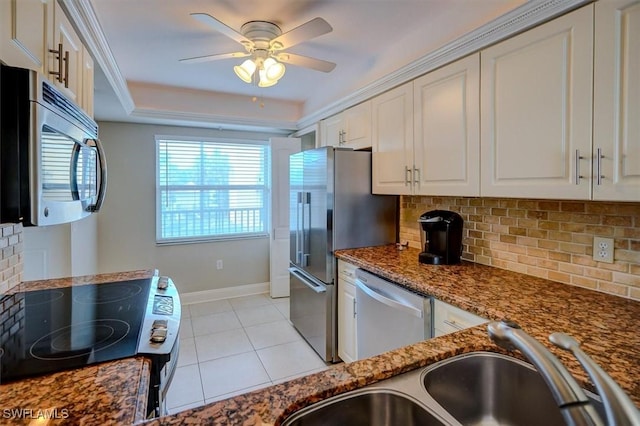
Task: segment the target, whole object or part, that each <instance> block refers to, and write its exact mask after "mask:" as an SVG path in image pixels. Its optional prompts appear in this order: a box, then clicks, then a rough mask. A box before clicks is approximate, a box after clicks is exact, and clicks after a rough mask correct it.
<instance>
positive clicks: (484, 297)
mask: <svg viewBox="0 0 640 426" xmlns="http://www.w3.org/2000/svg"><path fill="white" fill-rule="evenodd" d="M336 256H337V257H338V258H341V259H343V260H345V261H347V262H350V263H352V264H354V265H356V266H358V267H361V268H364V269H366V270H368V271H370V272H373V273H375V274H377V275H380V276H382V277H384V278H387V279H389V280H391V281H395V282H397V283H399V284H400V285H401V286H403V287H405V288H408V289H410V290H412V291H414V292H417V293H420V294H423V295H430V296H434V297H436V298H438V299H440V300H442V301H444V302H447V303H450V304H452V305H454V306H457V307H459V308H462V309H464V310H467V311H470V312H473V313H475V314H477V315H480V316H483V317H485V318H488V319H490V320H499V319H502V318H509V319H511V320H514V321H517V322H518V323H520V325H521V326H522V327H523V328H524V330H525V331H526V332H527V333H529V334H530V335H532V336H533V337H535V338H536V339H538V340H539V341H540V342H542V343H543V344H545V346H547V347H548V348H550V350H551V351H552V352H553V353H554V354H555V355H556V356H558V358H560V359H561V361H562V362H563V363H564V364H565V365H566V366H567V367H568V368H569V370H570V371H571V372H572V374H573V375H574V377H576V379H577V380H578V382H579V383H581V385H582V386H584V387H585V388H587V389H589V390H592V391H593V390H595V389H594V387H593V385H592V384H591V382H590V381H589V379H588V377H587V375H586V374H585V373H584V371H583V370H582V368H581V367H580V365H579V364H578V363H577V361H575V360H574V359H573V357H572V356H571V355H570V354H568V353H566V352H564V351H561V350H559V349H557V348H555V347H553V346H552V345H551V344H550V343H549V342H548V340H547V338H548V336H549V334H551V333H553V332H555V331H564V332H566V333H568V334H571V335H573V336H574V337H575V338H576V339H577V340H579V341H580V342H582V346H583V349H584V350H585V351H586V352H587V353H588V354H589V355H591V356H592V357H593V358H594V359H595V361H596V362H598V363H599V364H600V365H601V366H602V367H603V368H604V369H605V370H606V371H607V372H608V373H609V374H611V376H612V377H613V378H614V379H615V380H616V381H617V382H618V383H619V384H620V385H621V386H622V387H623V389H624V390H625V391H626V392H627V393H628V394H629V395H630V396H631V398H632V399H633V401H634V402H635V403H636V405H640V383H638V381H637V380H636V378H637V377H640V333H638V325H639V320H640V303H639V302H637V301H633V300H629V299H623V298H620V297H616V296H612V295H608V294H604V293H599V292H595V291H591V290H587V289H583V288H579V287H573V286H569V285H565V284H560V283H556V282H552V281H549V280H545V279H541V278H536V277H532V276H529V275H523V274H519V273H515V272H511V271H506V270H501V269H496V268H493V267H489V266H484V265H479V264H474V263H469V262H463V263H462V264H460V265H449V266H434V265H423V264H420V263H419V262H418V250H417V249H413V248H408V249H405V250H398V249H397V248H396V247H395V245H390V246H381V247H369V248H361V249H350V250H340V251H337V252H336ZM481 350H487V351H494V352H502V353H505V352H504V351H503V350H501V349H500V348H498V347H497V346H496V345H494V344H493V343H492V342H491V341H490V339H489V338H488V335H487V331H486V325H481V326H477V327H473V328H470V329H467V330H463V331H459V332H456V333H452V334H448V335H445V336H442V337H438V338H434V339H430V340H425V341H422V342H419V343H416V344H413V345H410V346H407V347H404V348H399V349H396V350H393V351H389V352H386V353H384V354H381V355H378V356H375V357H372V358H368V359H364V360H360V361H356V362H353V363H348V364H338V365H336V366H333V367H332V368H330V369H328V370H326V371H323V372H320V373H316V374H313V375H309V376H306V377H301V378H298V379H294V380H291V381H289V382H285V383H281V384H277V385H274V386H270V387H268V388H265V389H261V390H256V391H253V392H250V393H246V394H243V395H239V396H236V397H233V398H229V399H226V400H223V401H219V402H215V403H212V404H208V405H205V406H202V407H198V408H195V409H191V410H187V411H184V412H181V413H177V414H175V415H173V416H169V417H163V418H160V419H155V420H152V421H150V422H149V424H150V425H187V424H211V425H267V424H268V425H270V424H279V423H281V422H282V421H283V420H284V419H285V418H286V417H287V416H288V415H290V414H291V413H293V412H295V411H296V410H298V409H300V408H303V407H305V406H308V405H310V404H312V403H314V402H317V401H321V400H322V399H325V398H328V397H330V396H333V395H337V394H339V393H342V392H346V391H349V390H353V389H357V388H359V387H362V386H366V385H368V384H371V383H375V382H377V381H379V380H383V379H386V378H389V377H392V376H394V375H396V374H400V373H403V372H407V371H410V370H413V369H416V368H419V367H423V366H426V365H429V364H432V363H434V362H436V361H439V360H442V359H445V358H448V357H451V356H454V355H457V354H460V353H465V352H472V351H481ZM513 355H516V356H518V355H519V352H515V353H513Z"/></svg>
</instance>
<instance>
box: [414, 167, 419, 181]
mask: <svg viewBox="0 0 640 426" xmlns="http://www.w3.org/2000/svg"><path fill="white" fill-rule="evenodd" d="M413 183H414V184H415V185H416V186H420V169H419V168H417V167H414V168H413Z"/></svg>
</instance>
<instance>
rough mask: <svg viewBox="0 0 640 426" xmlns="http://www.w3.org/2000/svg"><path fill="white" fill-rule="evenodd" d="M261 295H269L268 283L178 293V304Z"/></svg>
mask: <svg viewBox="0 0 640 426" xmlns="http://www.w3.org/2000/svg"><path fill="white" fill-rule="evenodd" d="M262 293H269V283H268V282H267V283H257V284H246V285H240V286H236V287H225V288H215V289H212V290H205V291H194V292H191V293H180V302H181V303H182V304H183V305H191V304H193V303H201V302H211V301H214V300H220V299H228V298H230V297H242V296H251V295H252V294H262Z"/></svg>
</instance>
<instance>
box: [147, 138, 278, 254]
mask: <svg viewBox="0 0 640 426" xmlns="http://www.w3.org/2000/svg"><path fill="white" fill-rule="evenodd" d="M156 152H157V155H156V159H157V165H156V166H157V168H156V170H157V173H156V175H157V183H156V188H157V190H156V203H157V208H156V215H157V221H156V241H157V242H158V243H172V242H184V241H203V240H210V239H221V238H238V237H252V236H263V235H267V232H268V231H267V226H268V217H267V214H268V199H269V197H268V185H267V184H268V176H269V175H268V165H269V162H268V155H269V147H268V145H266V144H262V143H256V142H238V141H227V140H219V139H214V140H190V139H187V138H181V139H177V138H168V137H160V136H157V137H156Z"/></svg>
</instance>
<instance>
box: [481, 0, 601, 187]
mask: <svg viewBox="0 0 640 426" xmlns="http://www.w3.org/2000/svg"><path fill="white" fill-rule="evenodd" d="M481 61H482V64H481V102H482V108H481V110H482V118H481V139H482V143H481V150H482V154H481V164H482V171H481V189H480V193H481V195H482V196H500V197H536V198H570V199H589V198H590V191H591V184H590V179H589V175H590V165H591V161H590V160H591V114H592V105H593V104H592V93H593V91H592V70H593V6H592V5H589V6H586V7H584V8H582V9H579V10H577V11H574V12H572V13H569V14H567V15H564V16H562V17H560V18H558V19H555V20H553V21H550V22H548V23H546V24H543V25H541V26H539V27H536V28H534V29H532V30H529V31H527V32H525V33H522V34H520V35H518V36H516V37H513V38H510V39H508V40H505V41H503V42H501V43H498V44H496V45H494V46H492V47H489V48H487V49H486V50H483V51H482V52H481ZM580 176H584V177H580Z"/></svg>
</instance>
